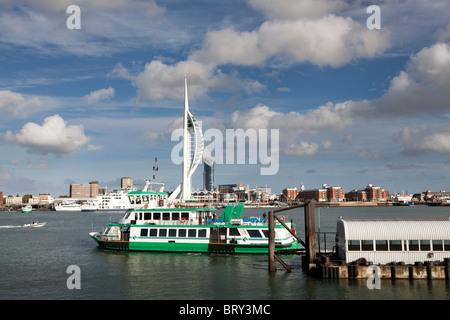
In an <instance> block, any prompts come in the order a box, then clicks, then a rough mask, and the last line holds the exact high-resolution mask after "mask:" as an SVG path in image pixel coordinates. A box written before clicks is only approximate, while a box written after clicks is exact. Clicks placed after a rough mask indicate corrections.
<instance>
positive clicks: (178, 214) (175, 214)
mask: <svg viewBox="0 0 450 320" xmlns="http://www.w3.org/2000/svg"><path fill="white" fill-rule="evenodd" d="M172 220H180V213H179V212H172Z"/></svg>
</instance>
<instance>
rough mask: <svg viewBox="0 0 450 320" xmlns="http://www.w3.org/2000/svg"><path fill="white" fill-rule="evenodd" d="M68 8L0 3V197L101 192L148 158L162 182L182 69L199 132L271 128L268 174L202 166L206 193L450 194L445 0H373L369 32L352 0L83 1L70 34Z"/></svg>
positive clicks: (197, 179) (254, 168)
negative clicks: (274, 140) (376, 18)
mask: <svg viewBox="0 0 450 320" xmlns="http://www.w3.org/2000/svg"><path fill="white" fill-rule="evenodd" d="M71 4H72V3H70V1H56V0H48V1H45V2H36V1H31V0H19V1H4V2H2V3H1V4H0V9H1V10H0V26H1V28H0V47H1V50H2V51H1V52H2V54H1V55H0V66H1V69H2V74H1V75H0V191H3V193H4V195H9V194H14V195H15V194H39V193H44V192H45V193H50V194H52V195H55V196H58V195H62V194H67V193H68V190H69V185H70V184H72V183H86V182H88V181H93V180H96V181H99V183H100V184H101V185H102V186H107V187H108V189H109V188H111V189H112V188H115V187H118V186H120V183H119V180H120V177H134V179H135V181H137V180H141V181H143V180H144V179H146V178H151V177H152V166H153V161H154V158H155V157H157V158H158V166H159V171H158V177H159V178H160V179H161V180H164V182H165V183H166V189H167V190H169V191H173V190H174V189H175V188H176V187H177V186H178V185H179V184H180V183H181V176H182V175H181V173H182V169H181V165H177V164H174V163H173V161H172V158H171V152H172V150H173V148H174V147H175V146H176V145H177V143H178V142H179V141H171V135H172V133H173V132H174V130H176V129H180V128H181V127H182V120H183V119H182V116H183V106H184V105H183V94H184V76H185V75H187V77H188V80H189V89H188V90H189V105H190V110H191V111H192V113H193V114H195V117H196V119H197V120H198V121H200V122H201V123H202V128H203V130H204V131H205V130H208V129H215V130H219V131H220V132H225V130H226V129H235V130H236V129H243V130H249V129H254V130H261V129H267V130H279V146H278V149H277V152H278V154H279V169H278V171H277V172H276V174H274V175H261V173H260V169H261V167H265V166H264V165H263V164H261V163H258V164H250V163H249V161H248V158H247V159H246V160H247V161H246V163H245V164H230V163H228V164H215V165H214V169H215V184H216V186H217V185H218V184H227V183H238V184H239V183H242V184H244V185H247V184H249V185H253V186H254V185H266V184H267V185H269V186H271V188H272V190H273V191H274V192H275V193H277V194H279V193H281V191H282V190H283V189H284V188H287V187H299V186H300V185H301V184H304V185H305V186H308V188H309V187H312V188H315V187H318V186H320V185H322V184H323V183H326V184H328V185H331V186H333V185H336V186H340V187H342V189H343V190H346V191H349V190H352V189H355V188H356V189H360V188H364V187H365V186H366V185H367V184H373V185H377V186H380V187H382V188H384V189H386V190H389V191H390V192H392V193H398V192H401V191H402V190H408V191H409V193H419V192H424V191H426V190H434V191H439V190H447V189H450V188H449V187H448V178H449V169H450V125H449V124H448V119H449V116H450V113H449V109H450V105H449V101H450V90H448V89H450V88H449V85H450V46H449V42H450V24H449V21H448V17H447V16H448V14H447V12H449V9H450V3H448V2H447V1H443V0H441V1H402V0H390V1H388V0H386V1H374V3H370V4H375V5H378V6H379V8H380V17H381V25H380V26H381V28H380V29H369V28H368V27H367V20H368V19H369V18H370V16H371V14H370V13H367V7H368V5H369V4H367V3H366V2H360V1H343V0H337V1H328V0H319V1H311V0H298V1H290V0H286V1H277V2H274V1H265V0H260V1H256V0H247V1H244V0H242V1H237V0H236V1H228V2H215V1H213V2H202V1H146V2H143V1H138V0H131V1H125V0H118V1H114V2H106V1H102V0H99V1H87V0H80V1H77V3H76V4H77V5H78V6H79V8H80V22H81V25H80V27H81V28H80V29H70V28H68V23H69V18H70V17H71V15H70V13H67V12H66V9H67V8H68V7H69V5H71ZM198 17H201V19H199V18H198ZM205 145H206V146H207V145H208V142H206V143H205ZM202 167H203V165H201V166H200V168H198V169H197V171H196V172H195V173H194V175H193V177H192V178H193V179H192V187H193V189H202V187H203V170H202V169H203V168H202Z"/></svg>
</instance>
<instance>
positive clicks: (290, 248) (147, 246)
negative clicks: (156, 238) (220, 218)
mask: <svg viewBox="0 0 450 320" xmlns="http://www.w3.org/2000/svg"><path fill="white" fill-rule="evenodd" d="M91 237H92V238H93V239H94V240H95V241H96V242H97V244H98V246H99V247H100V248H102V249H107V250H118V251H149V252H179V253H223V254H235V253H238V254H239V253H242V254H255V253H256V254H258V253H259V254H267V253H268V251H269V247H268V245H267V244H223V243H183V242H175V241H171V240H169V241H167V242H151V243H149V242H141V241H116V240H103V239H100V238H99V237H98V234H96V233H91ZM299 248H300V247H299V244H298V242H297V241H293V242H292V243H289V244H277V245H275V250H276V251H279V252H283V251H285V252H286V253H296V252H297V251H298V250H299Z"/></svg>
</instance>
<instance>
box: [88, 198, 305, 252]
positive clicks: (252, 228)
mask: <svg viewBox="0 0 450 320" xmlns="http://www.w3.org/2000/svg"><path fill="white" fill-rule="evenodd" d="M243 209H244V204H243V203H239V204H234V203H232V204H229V205H228V206H227V207H226V208H225V209H224V211H223V212H222V214H221V215H220V217H217V216H216V215H215V210H216V209H213V208H167V207H166V208H152V209H148V208H147V209H146V208H142V209H130V210H128V211H127V212H126V213H125V216H124V217H123V218H122V219H121V220H120V221H119V222H118V223H110V224H108V225H106V226H105V228H104V229H103V231H102V232H92V233H90V236H91V237H92V238H93V239H94V240H95V241H96V242H97V243H98V245H99V247H100V248H103V249H110V250H125V251H128V250H129V251H159V252H196V253H213V252H216V253H268V245H269V228H268V221H267V219H265V218H249V219H244V218H242V212H243ZM285 224H286V225H287V226H288V227H289V228H291V229H294V230H295V224H294V223H293V222H285ZM298 249H299V243H298V240H297V239H296V238H295V237H293V236H292V235H291V234H290V233H289V231H288V230H286V229H285V228H284V227H283V226H282V225H281V224H279V223H275V250H277V251H285V252H286V253H287V252H296V251H297V250H298Z"/></svg>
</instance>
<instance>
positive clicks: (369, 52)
mask: <svg viewBox="0 0 450 320" xmlns="http://www.w3.org/2000/svg"><path fill="white" fill-rule="evenodd" d="M388 47H389V35H388V32H387V31H384V30H382V31H381V32H372V31H371V30H368V29H367V28H366V26H363V25H361V24H359V23H357V22H355V21H353V20H352V19H351V18H344V17H338V16H335V15H332V14H330V15H327V16H324V17H321V18H318V19H297V20H286V21H283V20H275V21H266V22H264V23H263V24H262V25H261V26H260V27H259V28H258V29H256V30H254V31H250V32H248V31H242V32H240V31H237V30H235V29H234V28H233V27H230V28H226V29H223V30H218V31H210V32H208V34H207V35H206V37H205V40H204V44H203V47H202V49H201V50H199V51H198V52H194V53H193V54H192V57H191V58H192V59H194V60H197V61H205V62H207V63H212V64H215V65H226V64H232V65H242V66H260V65H263V64H264V63H265V62H266V61H267V60H268V59H270V58H273V57H276V56H282V57H285V58H287V59H290V60H291V61H293V62H300V63H311V64H313V65H316V66H321V67H323V66H331V67H340V66H342V65H344V64H346V63H349V62H350V61H352V60H354V59H359V58H371V57H374V56H377V55H379V54H381V53H383V52H384V51H385V50H386V49H387V48H388ZM330 52H332V53H333V54H330Z"/></svg>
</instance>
